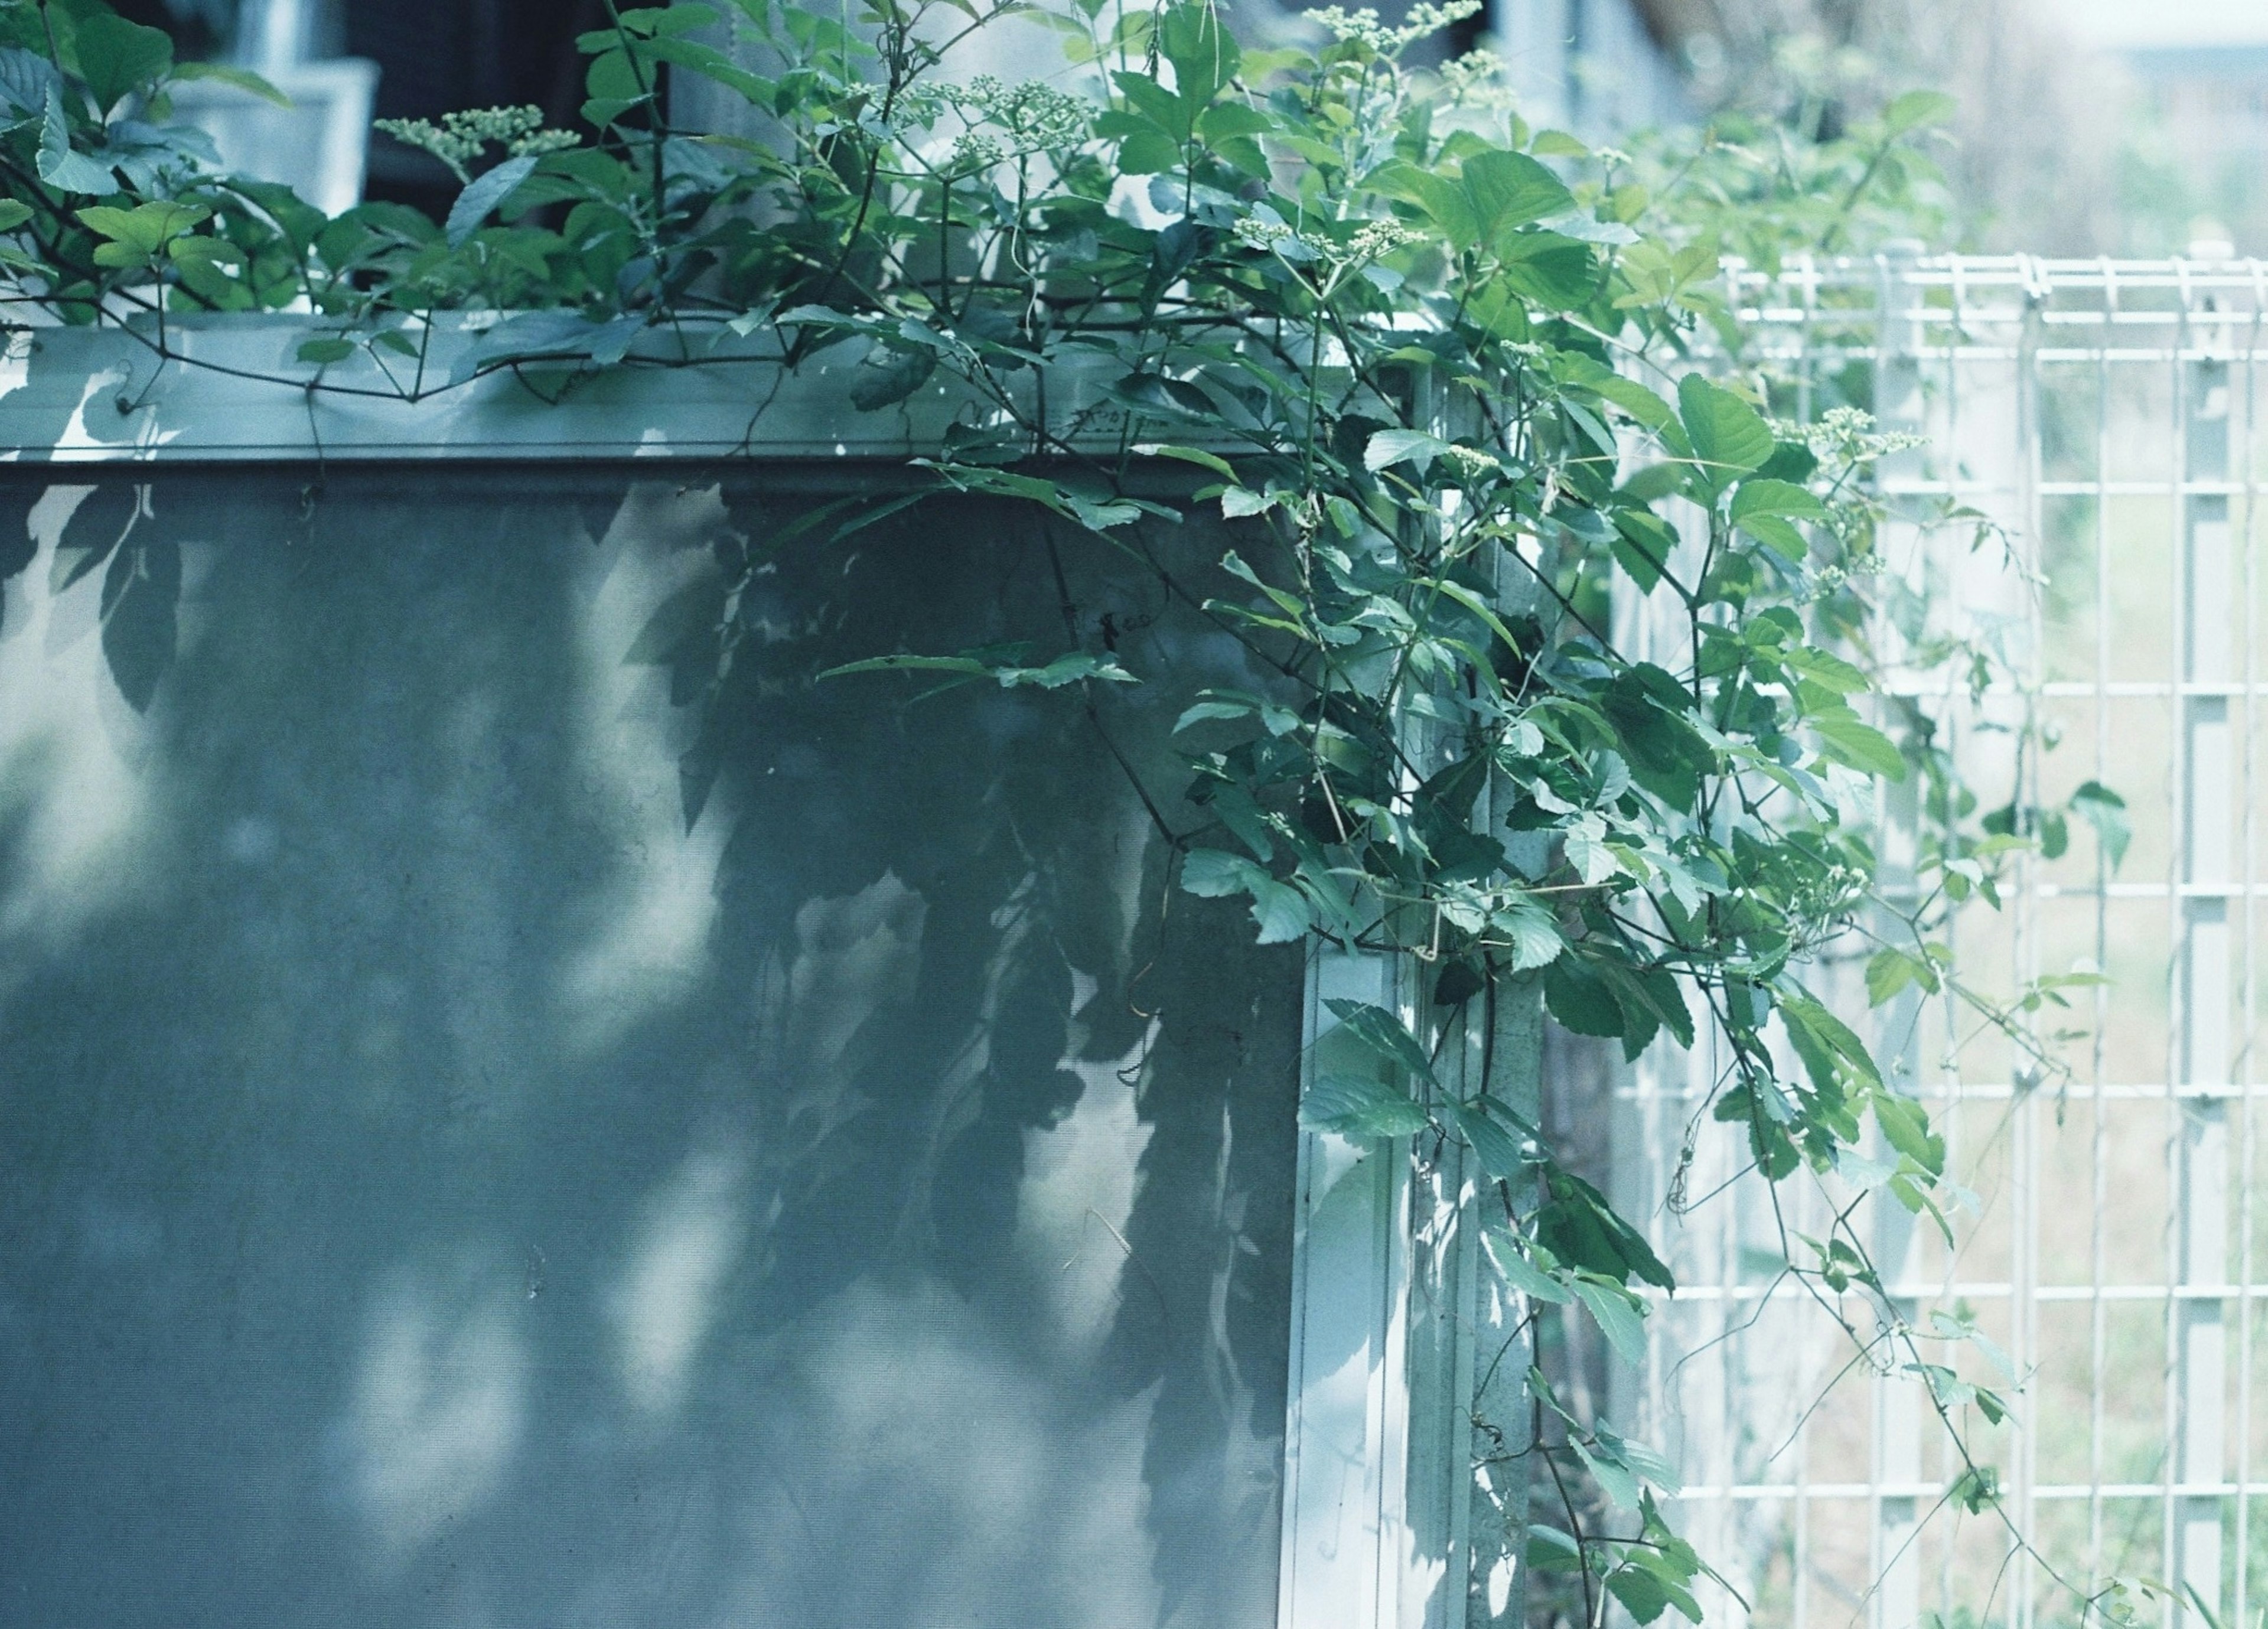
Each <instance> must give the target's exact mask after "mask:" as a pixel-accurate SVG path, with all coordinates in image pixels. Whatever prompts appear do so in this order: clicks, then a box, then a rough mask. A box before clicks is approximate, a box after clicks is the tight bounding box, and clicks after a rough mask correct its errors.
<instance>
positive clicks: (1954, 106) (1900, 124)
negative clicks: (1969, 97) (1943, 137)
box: [1882, 91, 1961, 136]
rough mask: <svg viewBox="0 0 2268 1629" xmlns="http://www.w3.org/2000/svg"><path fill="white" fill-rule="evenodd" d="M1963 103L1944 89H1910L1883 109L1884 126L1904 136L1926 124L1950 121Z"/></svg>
mask: <svg viewBox="0 0 2268 1629" xmlns="http://www.w3.org/2000/svg"><path fill="white" fill-rule="evenodd" d="M1960 111H1961V104H1960V103H1959V102H1957V101H1955V100H1954V99H1953V98H1952V97H1950V96H1948V95H1946V94H1945V93H1944V92H1942V91H1908V92H1906V93H1905V94H1904V95H1903V96H1900V97H1897V98H1896V99H1895V100H1892V101H1891V103H1890V105H1889V107H1885V108H1883V109H1882V128H1883V129H1885V130H1887V131H1889V134H1891V135H1892V136H1903V135H1904V134H1905V133H1906V132H1907V131H1909V130H1918V129H1921V128H1922V127H1923V126H1924V125H1929V124H1947V123H1950V122H1952V120H1953V118H1954V115H1955V114H1958V113H1959V112H1960Z"/></svg>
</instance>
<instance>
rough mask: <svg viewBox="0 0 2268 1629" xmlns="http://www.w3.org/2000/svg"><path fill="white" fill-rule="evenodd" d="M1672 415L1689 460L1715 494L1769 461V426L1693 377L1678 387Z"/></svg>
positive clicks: (1724, 393)
mask: <svg viewBox="0 0 2268 1629" xmlns="http://www.w3.org/2000/svg"><path fill="white" fill-rule="evenodd" d="M1677 412H1678V417H1679V418H1680V419H1681V420H1682V421H1683V424H1684V426H1685V434H1686V439H1688V440H1689V441H1690V442H1691V443H1692V446H1693V456H1694V458H1695V459H1696V460H1697V461H1699V462H1700V464H1701V466H1702V472H1703V474H1704V475H1706V476H1707V478H1708V480H1709V482H1710V483H1711V484H1712V486H1714V487H1715V488H1716V489H1717V490H1719V491H1722V490H1724V489H1725V488H1726V487H1727V486H1730V485H1731V484H1732V483H1733V482H1734V480H1736V479H1738V478H1739V477H1740V476H1741V475H1745V474H1747V473H1748V472H1749V470H1751V469H1755V468H1759V467H1760V466H1762V465H1763V463H1764V461H1765V460H1766V459H1768V458H1770V457H1771V455H1772V432H1771V425H1770V424H1765V423H1764V417H1763V416H1762V415H1761V414H1759V413H1758V412H1757V411H1756V409H1754V408H1752V407H1750V406H1749V404H1748V403H1747V402H1744V401H1742V399H1741V398H1740V397H1738V396H1736V395H1734V394H1733V393H1732V392H1731V391H1729V390H1727V389H1726V388H1724V387H1722V386H1721V385H1713V384H1712V383H1710V382H1709V380H1706V379H1704V378H1703V377H1702V376H1701V375H1700V374H1698V373H1688V374H1687V375H1686V376H1685V377H1684V378H1683V379H1682V380H1679V381H1678V385H1677Z"/></svg>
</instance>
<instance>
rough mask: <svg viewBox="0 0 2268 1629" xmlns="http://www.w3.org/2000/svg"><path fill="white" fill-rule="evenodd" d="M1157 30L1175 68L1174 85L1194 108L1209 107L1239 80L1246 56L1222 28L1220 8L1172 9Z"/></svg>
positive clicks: (1186, 4) (1199, 3)
mask: <svg viewBox="0 0 2268 1629" xmlns="http://www.w3.org/2000/svg"><path fill="white" fill-rule="evenodd" d="M1157 29H1158V34H1157V38H1158V49H1159V51H1160V54H1161V55H1163V56H1164V57H1165V59H1166V60H1167V62H1169V63H1172V64H1173V65H1174V83H1175V85H1176V86H1177V87H1179V90H1180V92H1181V95H1182V99H1183V100H1185V101H1187V102H1188V103H1189V105H1190V106H1191V107H1204V106H1205V105H1206V104H1207V103H1208V102H1210V101H1211V100H1213V99H1214V98H1215V97H1216V96H1218V95H1219V94H1220V92H1222V91H1223V90H1225V89H1226V87H1227V85H1228V84H1229V82H1230V81H1231V80H1233V79H1234V78H1235V77H1236V70H1238V68H1239V67H1241V65H1242V62H1243V53H1242V51H1241V49H1240V48H1239V47H1238V45H1237V43H1236V36H1235V35H1234V34H1233V33H1229V31H1228V30H1227V28H1226V27H1225V26H1223V25H1222V22H1221V13H1220V11H1219V7H1217V6H1214V5H1212V4H1207V0H1182V3H1181V4H1175V5H1171V6H1168V7H1167V9H1166V10H1165V11H1164V12H1163V13H1162V14H1160V17H1159V18H1158V23H1157Z"/></svg>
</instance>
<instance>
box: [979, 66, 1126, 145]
mask: <svg viewBox="0 0 2268 1629" xmlns="http://www.w3.org/2000/svg"><path fill="white" fill-rule="evenodd" d="M946 95H947V96H949V97H950V98H951V99H952V100H953V102H954V106H955V107H959V108H960V109H961V114H962V116H963V117H965V118H967V119H968V121H969V122H971V123H972V124H973V123H975V122H977V121H978V120H983V122H986V123H988V124H993V125H997V126H998V127H999V128H1000V129H1003V130H1005V131H1006V132H1007V133H1008V135H1009V136H1010V137H1012V138H1013V142H1014V144H1015V145H1016V146H1017V147H1018V148H1019V149H1021V150H1022V151H1027V152H1048V151H1056V150H1058V149H1061V148H1064V147H1076V146H1077V145H1079V143H1081V142H1083V141H1085V140H1086V136H1087V131H1088V128H1089V122H1090V120H1091V119H1092V117H1093V114H1094V108H1093V107H1090V106H1089V105H1088V104H1087V103H1086V102H1083V101H1081V100H1079V98H1078V97H1076V96H1071V95H1067V94H1065V93H1064V92H1062V91H1059V90H1057V89H1056V87H1055V86H1053V85H1049V84H1048V83H1047V82H1046V81H1045V80H1042V79H1026V80H1024V81H1022V82H1021V83H1020V84H1017V85H1003V84H1001V83H1000V81H999V80H998V79H997V78H995V77H993V76H992V75H990V74H979V75H977V76H976V77H975V78H974V79H971V80H970V81H969V82H968V84H966V85H954V86H951V87H950V88H948V89H947V91H946Z"/></svg>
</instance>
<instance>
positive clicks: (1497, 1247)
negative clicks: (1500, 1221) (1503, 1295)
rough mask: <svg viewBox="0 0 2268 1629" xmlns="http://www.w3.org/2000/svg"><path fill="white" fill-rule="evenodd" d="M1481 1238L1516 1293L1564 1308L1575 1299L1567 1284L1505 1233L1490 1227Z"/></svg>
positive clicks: (1499, 1270)
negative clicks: (1545, 1268)
mask: <svg viewBox="0 0 2268 1629" xmlns="http://www.w3.org/2000/svg"><path fill="white" fill-rule="evenodd" d="M1482 1236H1483V1238H1484V1241H1485V1242H1486V1243H1487V1245H1488V1253H1489V1259H1490V1260H1491V1261H1492V1262H1494V1263H1495V1264H1496V1270H1497V1271H1498V1272H1500V1273H1502V1274H1503V1275H1504V1281H1505V1282H1506V1284H1509V1285H1510V1286H1512V1287H1513V1289H1515V1290H1518V1291H1519V1292H1520V1293H1521V1294H1523V1295H1525V1296H1527V1297H1528V1298H1529V1299H1530V1300H1531V1301H1549V1302H1550V1303H1551V1304H1552V1305H1554V1306H1565V1305H1567V1304H1568V1303H1569V1302H1571V1301H1573V1300H1574V1299H1575V1292H1574V1291H1573V1290H1572V1289H1571V1288H1569V1287H1568V1286H1567V1284H1566V1283H1565V1280H1563V1279H1559V1278H1557V1277H1556V1276H1554V1275H1553V1274H1551V1273H1549V1272H1545V1271H1544V1270H1543V1268H1542V1267H1540V1266H1538V1265H1537V1264H1536V1263H1535V1258H1534V1257H1531V1256H1529V1255H1528V1252H1527V1251H1526V1250H1525V1249H1522V1248H1521V1245H1520V1243H1519V1242H1518V1241H1517V1240H1515V1239H1514V1238H1513V1236H1512V1235H1511V1234H1509V1233H1508V1232H1506V1230H1505V1229H1503V1228H1502V1227H1491V1228H1490V1229H1489V1230H1488V1232H1487V1233H1485V1234H1484V1235H1482Z"/></svg>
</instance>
